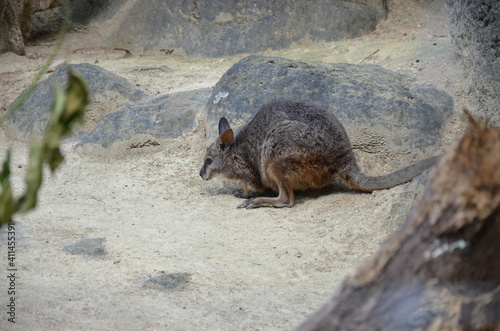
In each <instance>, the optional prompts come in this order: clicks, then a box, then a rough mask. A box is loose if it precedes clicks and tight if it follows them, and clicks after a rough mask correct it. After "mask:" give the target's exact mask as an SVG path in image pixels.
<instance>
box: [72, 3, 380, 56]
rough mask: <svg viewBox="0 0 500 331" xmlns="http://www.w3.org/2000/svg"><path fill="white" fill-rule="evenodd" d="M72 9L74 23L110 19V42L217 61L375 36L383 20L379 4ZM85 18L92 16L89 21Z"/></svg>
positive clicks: (130, 5)
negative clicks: (372, 33) (305, 43)
mask: <svg viewBox="0 0 500 331" xmlns="http://www.w3.org/2000/svg"><path fill="white" fill-rule="evenodd" d="M110 3H112V1H109V0H106V1H104V4H105V5H102V4H100V3H99V2H96V1H91V0H77V1H75V3H73V4H71V7H72V8H73V9H74V13H75V16H76V20H78V21H79V22H83V23H86V22H90V21H91V20H94V21H96V22H100V23H102V22H103V21H105V20H107V19H111V20H113V22H114V23H115V24H117V25H116V26H115V25H114V28H113V29H110V31H111V30H113V31H112V33H110V34H109V37H108V42H109V44H110V46H112V47H124V48H128V49H130V50H135V51H143V50H146V51H148V50H158V49H176V50H179V49H181V50H183V51H184V52H185V53H187V54H188V55H194V56H210V57H218V56H224V55H229V54H237V53H247V52H259V51H264V50H267V49H280V48H285V47H288V46H290V45H291V44H292V43H293V42H298V41H300V40H303V39H307V40H312V41H316V40H326V41H333V40H340V39H342V38H352V37H358V36H360V35H362V34H363V33H367V32H370V31H373V30H374V29H375V27H376V25H377V22H378V21H379V20H380V19H381V18H385V16H386V13H387V12H386V9H385V8H384V3H385V1H380V0H349V1H346V0H317V1H309V0H293V1H263V0H252V1H248V0H245V1H240V0H231V1H227V0H212V1H208V0H196V1H185V0H171V1H163V0H149V1H130V0H129V1H124V0H120V1H118V3H117V4H110ZM88 13H92V17H90V16H89V14H88Z"/></svg>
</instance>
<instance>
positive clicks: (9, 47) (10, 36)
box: [0, 0, 72, 55]
mask: <svg viewBox="0 0 500 331" xmlns="http://www.w3.org/2000/svg"><path fill="white" fill-rule="evenodd" d="M70 1H72V0H0V53H4V52H14V53H16V54H19V55H23V54H24V41H25V40H26V39H28V37H29V36H30V34H31V27H32V21H31V17H32V15H33V14H34V13H35V12H39V11H43V10H47V9H50V8H54V7H58V6H62V5H64V4H66V3H68V2H70Z"/></svg>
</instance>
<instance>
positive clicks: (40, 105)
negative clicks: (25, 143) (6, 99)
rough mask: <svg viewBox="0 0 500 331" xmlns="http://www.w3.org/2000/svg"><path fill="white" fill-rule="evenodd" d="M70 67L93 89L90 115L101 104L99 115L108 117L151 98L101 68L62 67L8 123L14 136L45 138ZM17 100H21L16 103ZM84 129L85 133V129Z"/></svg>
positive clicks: (97, 117) (9, 129)
mask: <svg viewBox="0 0 500 331" xmlns="http://www.w3.org/2000/svg"><path fill="white" fill-rule="evenodd" d="M68 68H71V70H74V71H75V72H77V73H79V74H80V75H81V76H82V77H83V79H85V81H86V82H87V84H88V86H89V89H90V94H91V104H90V105H89V108H88V110H87V115H88V114H89V113H92V112H93V109H94V108H95V107H96V106H97V105H99V107H97V108H100V109H99V112H100V113H104V114H105V113H109V112H113V111H116V110H118V109H119V108H120V107H122V106H124V105H125V104H132V103H136V102H141V101H143V100H145V99H148V98H150V97H151V96H150V95H149V94H148V93H146V92H144V91H143V90H141V89H139V88H138V87H136V86H134V85H132V84H131V83H129V82H128V81H127V80H126V79H125V78H123V77H120V76H118V75H116V74H114V73H112V72H109V71H107V70H105V69H103V68H101V67H99V66H95V65H91V64H88V63H82V64H75V65H68V66H64V67H58V68H57V69H56V70H55V72H54V73H53V74H51V75H50V76H49V77H48V78H47V79H45V80H43V81H41V82H40V83H38V85H37V86H36V88H35V90H34V91H33V93H31V94H30V95H29V97H28V99H27V100H26V101H25V102H24V104H23V105H22V106H21V107H20V108H19V109H18V110H16V111H15V112H14V114H13V115H12V117H11V119H10V120H9V122H8V131H9V132H10V133H11V135H15V136H16V137H17V138H21V139H23V138H27V137H29V136H31V135H35V136H41V135H42V134H43V132H44V130H45V128H46V127H47V123H48V119H49V115H50V107H51V105H52V102H53V100H54V90H55V87H56V86H58V85H59V86H62V87H65V86H66V83H67V78H68V74H67V73H68ZM16 101H17V99H16V100H15V101H14V103H16ZM103 105H104V106H103ZM93 107H94V108H93ZM100 116H102V114H95V116H94V118H93V120H94V121H96V122H97V121H98V119H99V117H100ZM87 117H88V116H87ZM87 120H89V119H87ZM81 130H82V131H85V130H84V128H81Z"/></svg>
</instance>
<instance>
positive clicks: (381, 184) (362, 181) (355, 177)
mask: <svg viewBox="0 0 500 331" xmlns="http://www.w3.org/2000/svg"><path fill="white" fill-rule="evenodd" d="M441 156H442V155H438V156H434V157H431V158H428V159H425V160H422V161H419V162H417V163H414V164H412V165H409V166H407V167H404V168H402V169H399V170H396V171H394V172H391V173H390V174H387V175H383V176H376V177H370V176H366V175H365V174H363V173H362V172H361V171H360V170H359V169H356V170H354V171H352V172H351V173H350V174H349V176H348V178H344V179H345V181H346V182H347V184H348V185H349V186H351V187H353V188H355V189H358V190H361V191H367V192H371V191H374V190H383V189H386V188H391V187H394V186H397V185H400V184H403V183H406V182H408V181H410V180H412V179H413V178H414V177H415V176H417V175H419V174H421V173H422V172H423V171H424V170H426V169H427V168H430V167H432V166H433V165H434V164H436V163H437V161H438V160H439V159H440V158H441Z"/></svg>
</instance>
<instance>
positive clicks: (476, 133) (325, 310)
mask: <svg viewBox="0 0 500 331" xmlns="http://www.w3.org/2000/svg"><path fill="white" fill-rule="evenodd" d="M499 256H500V130H498V129H495V128H488V127H487V126H486V124H484V123H480V122H477V121H476V120H475V119H473V118H472V117H471V123H470V124H469V127H468V129H467V132H466V135H465V136H464V137H463V138H462V140H461V142H460V143H459V145H458V147H457V148H456V149H455V150H453V151H450V152H449V153H447V154H446V155H445V156H444V157H443V158H442V159H441V160H440V162H439V163H438V165H437V166H436V168H435V169H434V170H433V172H432V173H431V176H430V178H429V180H428V185H427V188H426V190H425V191H424V193H423V194H422V196H421V197H420V198H419V200H418V201H417V203H416V205H415V206H414V207H413V209H412V211H411V212H410V214H409V215H408V218H407V220H406V222H405V224H404V225H403V226H402V228H401V229H399V230H398V231H397V232H396V233H395V234H393V235H392V236H391V237H390V238H389V239H388V240H387V241H386V242H385V243H384V244H383V245H382V246H381V248H380V249H379V251H378V252H377V253H376V255H375V256H374V257H373V258H372V259H371V260H369V261H368V262H367V263H365V264H364V265H362V266H361V267H360V268H359V269H358V270H357V271H356V272H355V274H354V275H353V276H350V277H348V278H347V279H346V280H345V281H344V282H343V284H342V285H341V286H340V288H339V289H338V290H337V292H336V294H335V295H334V296H333V297H332V298H331V299H330V301H329V302H327V303H326V304H325V305H324V306H323V307H322V308H321V309H320V310H319V311H318V312H316V313H315V314H314V315H312V316H311V317H310V318H309V319H308V320H306V321H305V322H304V323H303V324H302V325H301V326H299V328H298V329H297V330H299V331H306V330H307V331H312V330H413V329H425V330H444V329H445V330H451V329H453V330H456V329H468V330H469V329H481V330H493V329H497V330H500V259H499Z"/></svg>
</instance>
